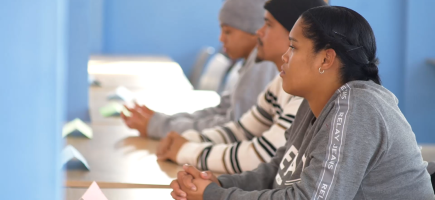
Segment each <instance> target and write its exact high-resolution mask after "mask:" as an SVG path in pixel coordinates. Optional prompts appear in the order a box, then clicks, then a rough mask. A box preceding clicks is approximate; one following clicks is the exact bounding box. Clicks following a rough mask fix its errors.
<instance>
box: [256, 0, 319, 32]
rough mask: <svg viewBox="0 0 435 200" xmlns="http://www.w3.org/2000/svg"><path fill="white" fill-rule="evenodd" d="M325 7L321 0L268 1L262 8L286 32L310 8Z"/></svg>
mask: <svg viewBox="0 0 435 200" xmlns="http://www.w3.org/2000/svg"><path fill="white" fill-rule="evenodd" d="M324 5H327V4H326V3H325V1H323V0H269V1H268V2H266V4H265V5H264V8H265V9H266V10H267V11H269V13H270V14H271V15H272V16H273V17H275V19H276V20H277V21H278V22H279V23H280V24H281V25H282V26H284V28H285V29H287V30H288V31H290V30H292V28H293V25H294V24H295V23H296V21H297V20H298V18H299V16H301V15H302V13H304V12H305V11H307V10H309V9H310V8H314V7H318V6H324Z"/></svg>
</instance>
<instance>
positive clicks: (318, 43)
mask: <svg viewBox="0 0 435 200" xmlns="http://www.w3.org/2000/svg"><path fill="white" fill-rule="evenodd" d="M289 38H290V48H289V49H288V51H287V52H286V53H285V55H284V56H283V60H284V61H285V64H284V65H283V66H282V72H281V77H282V79H283V89H284V91H286V92H287V93H291V94H294V95H297V96H301V97H303V98H305V101H304V102H303V103H302V105H301V107H300V109H299V111H298V114H297V116H296V120H295V122H294V123H293V126H291V128H290V129H289V130H288V131H287V132H286V137H287V143H286V146H285V147H282V148H280V149H279V150H278V152H277V154H276V156H275V157H274V158H273V159H272V161H271V162H269V163H265V164H261V165H259V167H258V168H257V169H255V170H253V171H250V172H245V173H243V174H239V175H222V176H220V177H219V178H218V179H217V178H216V177H214V176H213V175H212V174H211V173H200V172H199V171H198V170H196V169H194V168H193V167H190V166H186V167H185V171H183V172H179V176H178V179H177V180H175V181H173V183H172V184H171V186H172V188H173V189H174V191H173V192H172V196H173V197H174V198H175V199H207V200H208V199H237V200H244V199H273V200H278V199H288V200H297V199H298V200H299V199H322V200H323V199H334V200H340V199H343V200H349V199H382V200H389V199H391V200H397V199H419V200H426V199H434V191H433V189H432V187H431V183H430V178H429V174H428V172H427V170H426V165H427V164H426V163H425V162H424V161H423V160H422V157H421V154H420V150H419V148H418V147H417V143H416V140H415V135H414V133H413V132H412V129H411V126H410V125H409V124H408V122H407V121H406V119H405V117H404V116H403V114H402V113H401V111H400V109H399V108H398V106H397V104H398V101H397V99H396V97H395V96H394V95H393V94H392V93H391V92H390V91H388V90H387V89H385V88H384V87H382V86H381V81H380V78H379V76H378V67H377V63H378V59H377V58H376V42H375V37H374V34H373V31H372V29H371V27H370V25H369V24H368V22H367V21H366V20H365V19H364V18H363V17H362V16H361V15H359V14H358V13H356V12H355V11H353V10H351V9H348V8H344V7H337V6H324V7H318V8H313V9H310V10H308V11H306V12H305V13H304V14H302V16H301V17H300V18H299V20H298V21H297V22H296V24H295V26H294V27H293V29H292V30H291V32H290V35H289Z"/></svg>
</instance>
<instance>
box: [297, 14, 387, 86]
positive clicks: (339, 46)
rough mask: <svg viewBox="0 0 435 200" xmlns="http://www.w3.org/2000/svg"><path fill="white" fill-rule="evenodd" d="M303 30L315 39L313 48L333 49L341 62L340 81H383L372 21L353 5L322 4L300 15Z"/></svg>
mask: <svg viewBox="0 0 435 200" xmlns="http://www.w3.org/2000/svg"><path fill="white" fill-rule="evenodd" d="M301 18H302V27H303V34H304V36H305V37H307V38H309V39H311V40H312V41H313V42H314V51H315V52H316V53H317V52H318V51H320V50H322V49H328V48H331V49H334V50H335V52H336V54H337V57H338V58H339V59H340V61H341V62H342V64H343V66H342V68H341V81H342V82H343V83H347V82H349V81H353V80H372V81H374V82H375V83H377V84H379V85H380V84H381V79H380V78H379V74H378V63H379V61H378V58H377V57H376V40H375V35H374V33H373V30H372V28H371V27H370V24H369V23H368V22H367V20H366V19H364V17H363V16H361V15H360V14H358V13H357V12H355V11H354V10H352V9H349V8H345V7H340V6H321V7H316V8H312V9H310V10H307V11H306V12H304V13H303V14H302V16H301Z"/></svg>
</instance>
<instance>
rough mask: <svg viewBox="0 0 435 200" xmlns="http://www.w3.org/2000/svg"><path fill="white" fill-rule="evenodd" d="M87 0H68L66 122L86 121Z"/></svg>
mask: <svg viewBox="0 0 435 200" xmlns="http://www.w3.org/2000/svg"><path fill="white" fill-rule="evenodd" d="M92 1H94V0H92ZM90 2H91V1H89V0H68V23H67V24H68V43H67V45H68V77H67V80H68V81H67V84H68V86H67V120H68V121H70V120H73V119H75V118H80V119H82V120H83V121H90V116H89V104H88V101H89V97H88V95H89V94H88V90H89V83H88V70H87V69H88V59H89V54H90V52H91V46H92V45H91V42H90V41H91V38H90V37H91V34H90V32H91V29H90V27H91V26H90V22H91V20H90V19H91V17H90V16H91V3H90ZM92 30H95V28H94V29H92ZM96 34H97V33H96ZM92 39H95V38H92ZM95 42H96V43H94V44H97V42H98V41H95Z"/></svg>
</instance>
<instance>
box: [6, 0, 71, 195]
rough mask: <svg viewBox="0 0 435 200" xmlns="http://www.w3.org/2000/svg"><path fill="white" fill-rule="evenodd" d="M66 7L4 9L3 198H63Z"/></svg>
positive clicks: (17, 3) (21, 2) (37, 3)
mask: <svg viewBox="0 0 435 200" xmlns="http://www.w3.org/2000/svg"><path fill="white" fill-rule="evenodd" d="M65 24H66V4H65V2H64V1H63V0H32V1H27V0H14V1H4V2H2V5H1V6H0V27H1V30H2V31H0V44H1V48H0V69H1V78H0V94H1V98H0V110H1V111H2V114H1V115H0V127H1V131H0V134H1V136H2V138H1V139H0V157H1V160H2V164H1V165H0V171H1V173H2V175H1V182H2V183H1V184H0V187H1V191H2V194H1V198H0V199H23V200H24V199H35V200H58V199H63V195H62V190H61V185H62V179H61V167H60V160H59V157H60V155H59V154H60V151H61V145H62V142H61V141H62V140H61V125H62V123H63V120H64V117H65V116H64V100H65V99H64V91H65V69H66V56H67V55H66V51H67V50H66V38H65V36H66V27H65V26H64V25H65Z"/></svg>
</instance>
